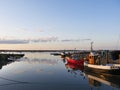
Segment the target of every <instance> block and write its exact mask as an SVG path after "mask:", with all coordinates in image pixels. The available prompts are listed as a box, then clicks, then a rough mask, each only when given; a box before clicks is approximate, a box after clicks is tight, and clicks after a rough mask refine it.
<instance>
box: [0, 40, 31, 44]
mask: <svg viewBox="0 0 120 90" xmlns="http://www.w3.org/2000/svg"><path fill="white" fill-rule="evenodd" d="M26 43H29V40H0V44H26Z"/></svg>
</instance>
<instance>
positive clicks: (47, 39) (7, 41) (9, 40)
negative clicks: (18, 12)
mask: <svg viewBox="0 0 120 90" xmlns="http://www.w3.org/2000/svg"><path fill="white" fill-rule="evenodd" d="M90 40H91V39H62V40H59V39H58V37H54V36H52V37H41V38H36V39H15V37H12V38H8V37H3V38H0V44H28V43H30V42H32V43H40V42H43V43H45V42H58V41H59V42H79V41H90Z"/></svg>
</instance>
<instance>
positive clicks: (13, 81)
mask: <svg viewBox="0 0 120 90" xmlns="http://www.w3.org/2000/svg"><path fill="white" fill-rule="evenodd" d="M13 62H15V60H8V59H4V60H3V59H1V60H0V69H2V67H3V66H7V65H9V64H11V63H13ZM0 79H1V80H5V81H7V82H9V83H5V84H0V86H8V85H15V84H28V82H22V81H17V80H13V79H9V78H5V77H3V76H0Z"/></svg>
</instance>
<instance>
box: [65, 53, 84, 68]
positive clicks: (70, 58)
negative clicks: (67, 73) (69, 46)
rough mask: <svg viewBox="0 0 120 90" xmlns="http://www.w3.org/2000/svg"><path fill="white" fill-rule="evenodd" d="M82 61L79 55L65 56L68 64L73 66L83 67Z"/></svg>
mask: <svg viewBox="0 0 120 90" xmlns="http://www.w3.org/2000/svg"><path fill="white" fill-rule="evenodd" d="M84 59H85V58H83V57H82V55H80V54H72V55H71V56H67V57H66V60H67V62H68V63H71V64H75V65H80V66H83V65H84Z"/></svg>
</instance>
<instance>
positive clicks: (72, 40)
mask: <svg viewBox="0 0 120 90" xmlns="http://www.w3.org/2000/svg"><path fill="white" fill-rule="evenodd" d="M89 40H91V39H64V40H61V41H62V42H78V41H89Z"/></svg>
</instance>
